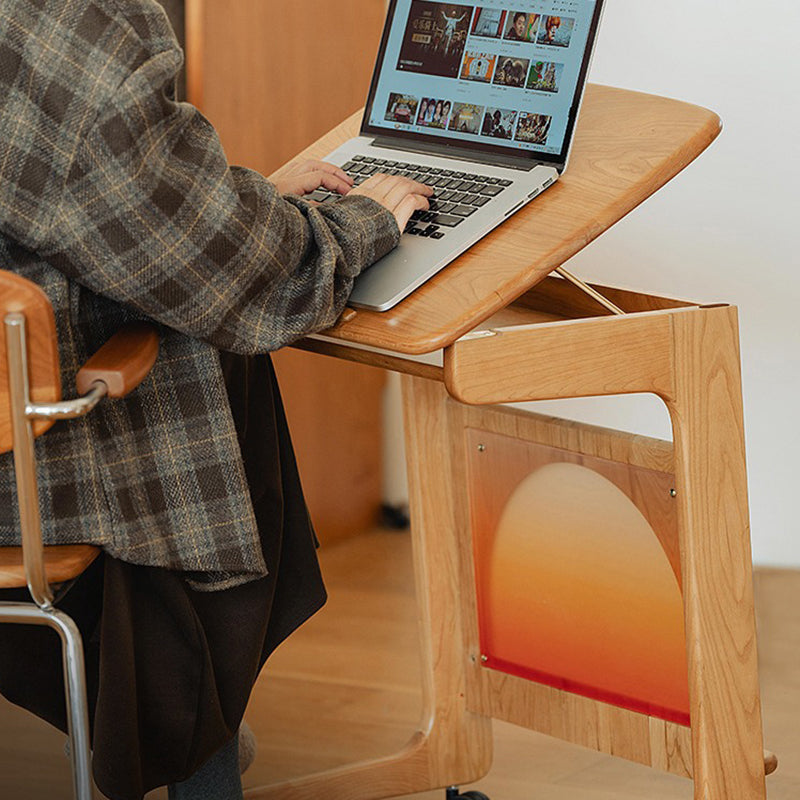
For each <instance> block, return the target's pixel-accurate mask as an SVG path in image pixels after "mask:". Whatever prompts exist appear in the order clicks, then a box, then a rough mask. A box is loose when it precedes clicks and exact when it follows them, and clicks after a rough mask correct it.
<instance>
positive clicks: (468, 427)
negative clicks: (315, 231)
mask: <svg viewBox="0 0 800 800" xmlns="http://www.w3.org/2000/svg"><path fill="white" fill-rule="evenodd" d="M450 414H451V438H452V439H453V440H454V442H455V443H456V444H455V445H454V446H456V447H458V448H459V450H458V452H457V454H456V455H455V456H454V461H457V462H459V463H461V464H463V465H464V466H465V469H464V481H465V482H466V480H467V476H466V466H467V465H468V464H469V463H470V462H471V461H473V460H474V458H475V457H476V455H475V454H476V453H477V452H478V451H477V443H481V444H484V446H485V447H486V450H485V452H482V453H481V456H480V457H481V458H484V459H485V458H487V457H488V458H490V459H492V461H491V462H490V463H488V464H486V465H484V469H488V470H489V471H494V472H495V473H496V474H506V473H509V472H510V471H511V470H510V465H509V464H508V463H507V454H506V453H505V452H504V450H503V441H504V440H505V441H506V442H509V443H512V442H513V443H519V442H525V443H528V444H530V445H533V446H534V449H533V451H532V452H531V454H530V455H531V457H532V458H533V461H531V462H530V463H529V464H528V465H527V467H529V468H530V470H533V469H535V468H536V466H537V465H540V464H541V463H543V462H542V459H544V462H546V463H552V462H553V460H559V461H566V462H567V463H575V464H582V465H589V466H590V468H591V469H594V470H597V471H599V472H600V473H601V474H602V475H604V477H606V478H607V479H608V480H611V481H612V482H613V483H614V484H615V485H617V486H618V487H619V488H620V489H621V490H622V491H623V492H625V494H626V495H627V496H628V497H629V498H630V499H631V501H632V502H633V503H634V504H635V505H636V507H637V508H639V510H640V511H641V512H642V514H643V515H644V516H645V518H646V519H647V520H648V522H649V523H650V524H651V525H652V526H653V530H654V532H655V533H656V535H657V536H658V538H659V541H660V542H661V544H662V547H663V548H664V551H665V554H666V555H667V558H668V559H669V561H670V563H671V564H672V566H673V569H674V570H675V571H676V575H678V580H679V581H680V577H679V563H678V559H679V555H678V546H677V524H676V510H675V508H674V506H675V501H674V500H672V499H671V498H670V497H669V493H668V489H669V486H670V485H671V483H672V475H671V471H672V468H673V449H672V445H671V443H670V442H665V441H661V440H658V439H652V438H649V437H645V436H639V435H634V434H630V433H624V432H620V431H615V430H610V429H606V428H600V427H597V426H591V425H585V424H583V423H577V422H570V421H566V420H560V419H555V418H552V417H546V416H543V415H539V414H530V413H527V412H522V411H518V410H515V409H508V408H501V407H491V408H484V407H474V406H464V405H459V404H456V403H452V404H451V405H450ZM524 471H525V472H526V473H527V472H528V471H529V470H528V469H527V468H526V469H525V470H524ZM513 488H514V486H509V487H507V489H508V493H507V495H505V496H492V497H488V496H486V497H483V498H482V502H483V503H489V504H492V503H495V504H497V505H498V506H499V508H502V507H504V506H505V501H506V500H507V499H508V495H510V493H511V491H512V490H513ZM480 490H481V487H480V486H479V487H478V491H480ZM475 502H477V498H475V497H473V498H472V503H473V504H474V503H475ZM476 557H478V558H480V557H487V554H484V556H481V554H480V553H479V552H476ZM467 596H468V597H469V596H470V595H469V594H468V595H467ZM473 602H474V600H468V601H467V603H468V604H469V603H473ZM462 619H463V620H464V624H465V625H467V626H468V628H467V631H468V632H467V633H465V636H470V637H472V638H473V639H474V640H475V641H476V642H477V631H476V630H475V623H474V621H473V618H472V617H471V616H470V615H467V614H465V615H464V616H463V618H462ZM474 652H475V653H477V652H478V651H477V649H475V650H474ZM467 676H468V682H467V705H468V707H469V708H471V709H473V710H475V711H477V712H479V713H483V714H486V715H487V716H491V717H493V718H496V719H502V720H505V721H507V722H512V723H514V724H516V725H522V726H524V727H526V728H530V729H531V730H535V731H539V732H541V733H545V734H547V735H549V736H555V737H557V738H560V739H563V740H564V741H569V742H572V743H574V744H580V745H582V746H583V747H590V748H593V749H595V750H598V751H600V752H605V753H609V754H612V755H615V756H618V757H621V758H626V759H628V760H631V761H636V762H639V763H643V764H647V765H649V766H653V767H656V768H659V769H664V770H666V771H669V772H673V773H675V774H678V775H683V776H689V775H691V767H692V762H691V735H690V732H689V730H688V729H687V728H685V727H683V726H680V725H676V724H674V723H668V722H664V721H663V720H660V719H655V718H652V717H648V716H646V715H644V714H639V713H636V712H633V711H628V710H626V709H622V708H618V707H616V706H612V705H608V704H606V703H602V702H599V701H596V700H592V699H589V698H586V697H580V696H578V695H574V694H571V693H568V692H564V691H561V690H559V689H554V688H551V687H548V686H543V685H540V684H537V683H533V682H531V681H528V680H524V679H522V678H518V677H515V676H512V675H504V674H502V673H500V672H496V671H494V670H490V669H486V668H485V667H483V666H481V662H480V659H478V658H474V657H473V658H471V659H470V667H469V669H468V673H467Z"/></svg>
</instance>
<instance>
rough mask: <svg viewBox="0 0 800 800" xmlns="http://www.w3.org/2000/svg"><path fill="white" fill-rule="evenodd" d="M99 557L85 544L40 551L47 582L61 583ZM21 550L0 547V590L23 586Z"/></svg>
mask: <svg viewBox="0 0 800 800" xmlns="http://www.w3.org/2000/svg"><path fill="white" fill-rule="evenodd" d="M99 555H100V548H99V547H93V546H92V545H88V544H68V545H50V546H48V547H45V548H44V569H45V574H46V575H47V580H48V582H49V583H61V582H62V581H68V580H72V578H75V577H77V576H78V575H80V574H81V573H82V572H83V571H84V570H85V569H86V568H87V567H88V566H89V565H90V564H91V563H92V562H93V561H94V560H95V559H96V558H97V556H99ZM25 583H26V579H25V567H24V565H23V563H22V548H21V547H0V589H19V588H22V587H24V586H25Z"/></svg>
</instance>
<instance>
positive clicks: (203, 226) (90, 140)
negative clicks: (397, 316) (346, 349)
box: [40, 51, 400, 353]
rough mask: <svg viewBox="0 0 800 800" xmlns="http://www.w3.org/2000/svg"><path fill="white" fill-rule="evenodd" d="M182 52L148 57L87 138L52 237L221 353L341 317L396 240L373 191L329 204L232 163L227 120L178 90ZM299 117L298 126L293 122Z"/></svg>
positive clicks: (109, 283) (110, 282) (67, 258)
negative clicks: (359, 280)
mask: <svg viewBox="0 0 800 800" xmlns="http://www.w3.org/2000/svg"><path fill="white" fill-rule="evenodd" d="M179 66H180V54H179V53H178V52H177V51H165V52H161V53H158V54H157V55H154V56H153V57H152V58H150V59H148V60H147V61H146V62H145V63H143V64H142V65H140V66H139V67H138V68H137V69H136V70H135V71H134V72H133V73H132V74H131V75H130V76H129V77H128V78H127V79H126V80H125V81H124V82H123V83H122V84H121V85H120V87H119V88H118V90H116V91H115V92H114V93H113V94H112V95H111V96H110V97H109V98H108V99H106V100H105V102H104V104H103V107H102V108H100V109H99V110H98V114H97V118H96V120H95V121H94V122H93V123H92V124H91V126H90V127H89V128H88V131H87V134H86V135H85V136H84V137H82V139H81V142H80V144H79V146H78V148H77V151H76V153H75V157H74V161H73V163H72V166H71V169H70V170H69V177H68V178H67V180H66V183H65V187H64V190H63V193H62V195H61V198H60V200H59V202H58V204H57V208H56V211H55V213H54V214H53V216H52V218H51V224H50V226H49V229H48V231H47V233H46V235H45V237H44V241H43V243H42V246H41V248H40V252H41V254H42V255H43V256H44V257H45V258H47V259H48V261H49V262H50V263H51V264H52V265H53V266H55V267H56V268H58V269H60V270H61V271H62V272H64V273H66V274H67V275H68V276H69V277H70V278H72V279H74V280H75V281H77V282H79V283H80V284H82V285H83V286H85V287H87V288H88V289H90V290H92V291H93V292H96V293H98V294H101V295H104V296H106V297H109V298H111V299H113V300H115V301H117V302H120V303H122V304H124V305H126V306H127V307H129V308H131V309H133V310H135V311H136V312H139V313H142V314H144V315H146V316H148V317H150V318H152V319H155V320H157V321H159V322H161V323H163V324H165V325H167V326H170V327H172V328H174V329H177V330H179V331H181V332H182V333H185V334H187V335H189V336H193V337H196V338H199V339H202V340H204V341H207V342H209V343H211V344H213V345H214V346H215V347H217V348H219V349H221V350H229V351H233V352H239V353H257V352H265V351H269V350H275V349H277V348H279V347H281V346H283V345H284V344H287V343H288V342H291V341H292V340H294V339H296V338H298V337H300V336H303V335H305V334H308V333H311V332H314V331H317V330H321V329H324V328H326V327H329V326H330V325H332V324H333V323H334V322H335V320H336V318H337V317H338V315H339V314H340V313H341V311H342V309H343V307H344V305H345V302H346V301H347V298H348V296H349V294H350V291H351V289H352V285H353V280H354V279H355V278H356V277H357V276H358V274H359V273H360V272H361V271H362V270H364V269H365V268H366V267H368V266H369V265H370V264H371V263H373V262H374V261H376V260H377V259H378V258H380V257H381V256H383V255H384V254H385V253H387V252H388V251H389V250H391V249H392V248H393V247H394V246H395V245H396V244H397V242H398V239H399V236H400V232H399V230H398V228H397V223H396V222H395V219H394V217H393V216H392V215H391V214H390V213H389V212H388V211H387V210H386V209H384V208H383V207H382V206H380V205H379V204H378V203H376V202H374V201H372V200H370V199H368V198H365V197H355V196H354V197H345V198H343V199H341V200H339V201H337V202H335V203H328V204H325V205H323V206H316V205H313V204H311V203H309V202H307V201H305V200H303V199H301V198H298V197H292V196H285V197H282V196H281V195H279V194H278V192H277V190H276V189H275V187H274V186H273V185H272V184H271V183H269V181H267V180H266V179H265V178H263V177H262V176H261V175H259V174H257V173H255V172H252V171H250V170H246V169H242V168H238V167H229V166H228V164H227V160H226V158H225V154H224V152H223V149H222V146H221V144H220V142H219V139H218V137H217V134H216V132H215V131H214V128H213V127H212V126H211V125H210V124H209V122H208V121H207V120H206V119H205V118H204V117H203V116H202V115H201V114H200V113H199V111H197V109H195V108H194V107H193V106H191V105H189V104H187V103H176V102H175V101H173V100H172V99H170V93H171V87H172V85H173V80H174V75H175V74H176V72H177V70H178V68H179ZM289 124H291V123H289Z"/></svg>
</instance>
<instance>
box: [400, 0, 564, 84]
mask: <svg viewBox="0 0 800 800" xmlns="http://www.w3.org/2000/svg"><path fill="white" fill-rule="evenodd" d="M574 27H575V19H574V18H573V17H563V16H559V15H548V14H532V13H528V12H525V11H501V10H498V9H495V8H489V7H486V6H463V5H458V4H456V3H436V2H429V0H412V3H411V8H410V10H409V14H408V20H407V21H406V28H405V32H404V34H403V40H402V44H401V46H400V54H399V57H398V60H397V69H398V70H405V71H407V72H419V73H423V74H425V75H437V76H439V77H443V78H457V77H459V74H460V73H461V77H463V71H464V64H463V59H464V51H465V49H466V47H467V41H468V39H475V40H476V43H477V40H480V39H484V40H491V39H495V40H502V41H506V42H522V43H528V44H530V45H538V46H545V47H569V45H570V41H571V40H572V31H573V29H574ZM470 52H473V53H474V52H477V48H474V49H471V50H470Z"/></svg>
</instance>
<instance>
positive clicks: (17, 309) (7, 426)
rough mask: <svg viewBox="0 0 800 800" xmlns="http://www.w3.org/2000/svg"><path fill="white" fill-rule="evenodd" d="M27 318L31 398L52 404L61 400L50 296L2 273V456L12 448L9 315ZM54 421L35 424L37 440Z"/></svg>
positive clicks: (56, 346)
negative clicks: (8, 347) (21, 315)
mask: <svg viewBox="0 0 800 800" xmlns="http://www.w3.org/2000/svg"><path fill="white" fill-rule="evenodd" d="M9 313H20V314H23V315H24V316H25V330H26V339H27V355H28V379H29V382H30V397H31V400H33V401H34V402H39V403H52V402H55V401H57V400H60V399H61V378H60V374H59V366H58V342H57V341H56V321H55V317H54V316H53V309H52V307H51V305H50V301H49V300H48V298H47V295H45V293H44V292H43V291H42V290H41V289H40V288H39V287H38V286H36V285H35V284H33V283H31V282H30V281H27V280H25V279H24V278H21V277H20V276H19V275H16V274H14V273H12V272H7V271H5V270H0V453H5V452H8V451H9V450H10V449H11V446H12V434H11V416H10V402H9V389H8V363H7V361H6V332H5V326H4V325H3V324H2V320H3V319H5V316H6V314H9ZM53 424H54V423H53V421H51V420H37V421H36V422H35V423H34V424H33V431H34V435H35V436H39V435H41V434H42V433H44V432H45V431H46V430H49V429H50V428H51V427H52V426H53Z"/></svg>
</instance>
